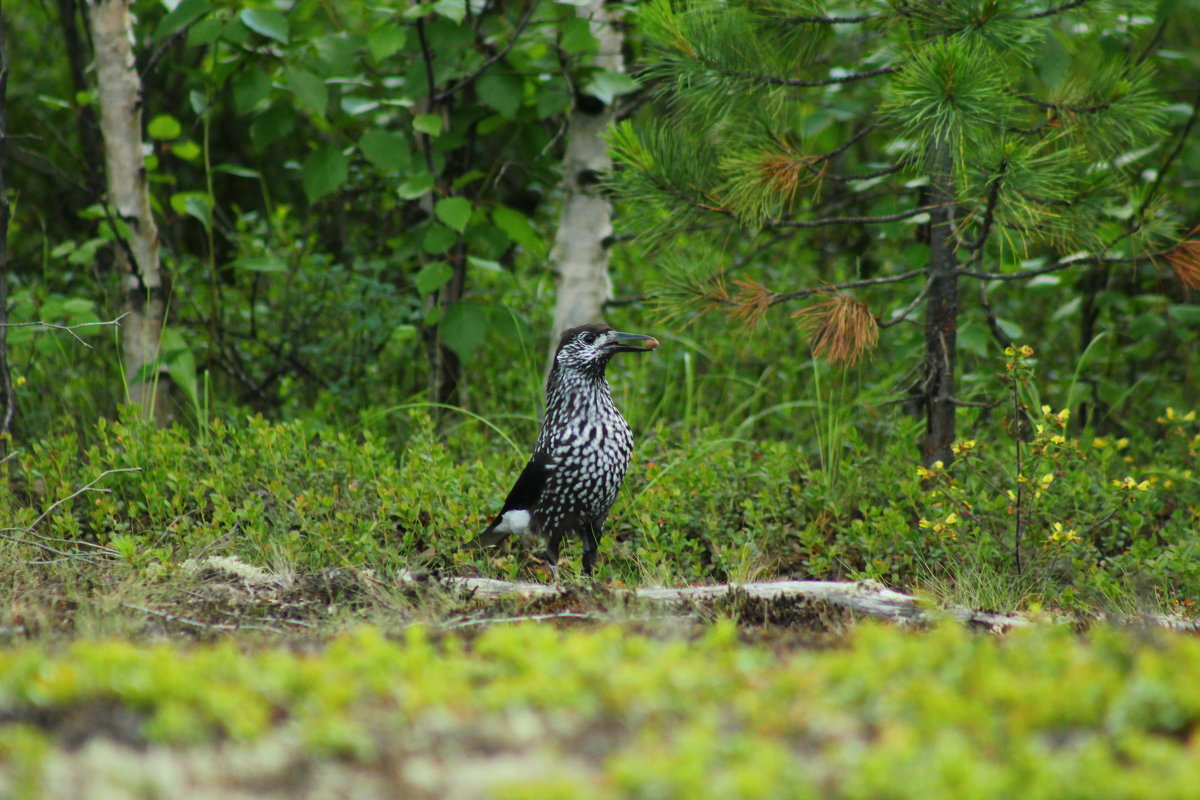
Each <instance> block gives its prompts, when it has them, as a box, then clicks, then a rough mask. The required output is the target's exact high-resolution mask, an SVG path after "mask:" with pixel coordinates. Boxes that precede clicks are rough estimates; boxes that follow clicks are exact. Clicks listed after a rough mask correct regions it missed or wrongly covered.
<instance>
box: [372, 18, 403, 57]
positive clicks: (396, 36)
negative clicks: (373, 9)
mask: <svg viewBox="0 0 1200 800" xmlns="http://www.w3.org/2000/svg"><path fill="white" fill-rule="evenodd" d="M407 39H408V35H407V32H406V31H405V29H404V28H402V27H400V26H399V25H393V24H384V25H382V26H380V27H378V28H376V29H375V30H373V31H371V32H370V33H369V34H367V49H368V50H369V51H370V52H371V58H373V59H375V60H376V61H383V60H384V59H385V58H387V57H388V56H390V55H393V54H394V53H397V52H399V51H400V50H401V49H402V48H403V47H404V42H405V41H406V40H407Z"/></svg>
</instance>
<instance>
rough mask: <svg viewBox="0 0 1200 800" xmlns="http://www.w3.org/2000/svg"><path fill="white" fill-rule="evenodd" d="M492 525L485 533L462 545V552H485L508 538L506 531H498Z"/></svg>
mask: <svg viewBox="0 0 1200 800" xmlns="http://www.w3.org/2000/svg"><path fill="white" fill-rule="evenodd" d="M496 528H497V526H496V525H495V524H494V523H493V524H492V525H490V526H489V527H488V529H487V530H486V531H484V532H483V533H481V534H479V535H478V536H476V537H475V538H474V539H472V540H471V541H469V542H467V543H466V544H464V545H463V549H464V550H486V549H487V548H489V547H495V546H496V545H498V544H500V543H501V542H503V541H504V540H505V538H507V537H508V531H500V530H497V529H496Z"/></svg>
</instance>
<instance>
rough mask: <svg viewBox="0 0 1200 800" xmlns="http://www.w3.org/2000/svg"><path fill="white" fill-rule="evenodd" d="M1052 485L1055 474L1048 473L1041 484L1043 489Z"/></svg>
mask: <svg viewBox="0 0 1200 800" xmlns="http://www.w3.org/2000/svg"><path fill="white" fill-rule="evenodd" d="M1052 483H1054V473H1053V472H1047V473H1046V474H1045V475H1043V476H1042V480H1041V484H1042V486H1043V487H1046V486H1049V485H1050V484H1052Z"/></svg>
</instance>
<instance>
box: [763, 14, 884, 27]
mask: <svg viewBox="0 0 1200 800" xmlns="http://www.w3.org/2000/svg"><path fill="white" fill-rule="evenodd" d="M877 19H883V14H859V15H858V16H856V17H787V18H786V19H784V20H783V21H784V22H788V23H793V24H798V25H857V24H858V23H860V22H871V21H873V20H877Z"/></svg>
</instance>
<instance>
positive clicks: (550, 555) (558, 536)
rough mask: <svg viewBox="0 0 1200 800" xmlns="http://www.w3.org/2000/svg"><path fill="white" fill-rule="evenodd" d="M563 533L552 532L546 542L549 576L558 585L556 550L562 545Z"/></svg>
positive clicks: (559, 531) (558, 531)
mask: <svg viewBox="0 0 1200 800" xmlns="http://www.w3.org/2000/svg"><path fill="white" fill-rule="evenodd" d="M562 537H563V532H562V531H561V530H556V531H553V532H552V533H551V534H550V538H548V539H547V540H546V563H547V564H549V565H550V575H551V577H553V578H554V582H555V583H558V548H559V546H560V545H561V544H562Z"/></svg>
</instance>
